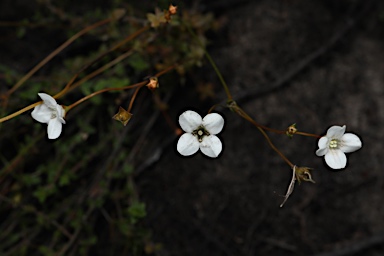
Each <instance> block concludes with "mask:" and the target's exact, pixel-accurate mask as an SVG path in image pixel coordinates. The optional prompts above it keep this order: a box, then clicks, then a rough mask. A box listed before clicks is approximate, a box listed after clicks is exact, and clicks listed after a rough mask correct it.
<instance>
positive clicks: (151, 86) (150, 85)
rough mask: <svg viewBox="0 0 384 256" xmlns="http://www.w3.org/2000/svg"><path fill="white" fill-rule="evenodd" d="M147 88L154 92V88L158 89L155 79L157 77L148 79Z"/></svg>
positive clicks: (157, 81)
mask: <svg viewBox="0 0 384 256" xmlns="http://www.w3.org/2000/svg"><path fill="white" fill-rule="evenodd" d="M147 87H148V88H149V89H150V90H152V91H153V90H155V89H156V88H159V80H158V79H157V77H155V76H152V77H150V78H149V83H148V84H147Z"/></svg>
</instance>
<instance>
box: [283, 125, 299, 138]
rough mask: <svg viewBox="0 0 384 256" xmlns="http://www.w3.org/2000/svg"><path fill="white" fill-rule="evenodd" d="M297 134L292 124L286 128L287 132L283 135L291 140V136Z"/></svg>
mask: <svg viewBox="0 0 384 256" xmlns="http://www.w3.org/2000/svg"><path fill="white" fill-rule="evenodd" d="M296 132H297V128H296V124H292V125H290V126H289V127H288V128H287V131H286V132H285V134H286V135H287V136H288V137H290V138H292V137H293V135H294V134H295V133H296Z"/></svg>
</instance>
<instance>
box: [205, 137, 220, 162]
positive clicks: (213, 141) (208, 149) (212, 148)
mask: <svg viewBox="0 0 384 256" xmlns="http://www.w3.org/2000/svg"><path fill="white" fill-rule="evenodd" d="M222 149H223V145H222V144H221V141H220V139H219V138H218V137H217V136H215V135H209V136H205V137H204V138H203V141H202V142H201V143H200V150H201V152H203V153H204V155H207V156H209V157H213V158H215V157H217V156H218V155H219V154H220V152H221V150H222Z"/></svg>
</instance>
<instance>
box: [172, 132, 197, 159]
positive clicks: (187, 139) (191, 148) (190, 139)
mask: <svg viewBox="0 0 384 256" xmlns="http://www.w3.org/2000/svg"><path fill="white" fill-rule="evenodd" d="M198 150H199V141H198V140H197V138H196V137H195V136H193V135H192V134H190V133H184V134H183V135H181V137H180V138H179V141H178V142H177V151H178V152H179V153H180V154H181V155H183V156H190V155H193V154H195V153H196V152H197V151H198Z"/></svg>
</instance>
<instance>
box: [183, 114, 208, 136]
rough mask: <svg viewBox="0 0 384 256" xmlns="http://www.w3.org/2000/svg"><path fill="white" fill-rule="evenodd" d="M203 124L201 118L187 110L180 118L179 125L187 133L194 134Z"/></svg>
mask: <svg viewBox="0 0 384 256" xmlns="http://www.w3.org/2000/svg"><path fill="white" fill-rule="evenodd" d="M202 122H203V119H201V116H200V115H199V114H198V113H196V112H195V111H192V110H187V111H185V112H184V113H183V114H181V115H180V117H179V124H180V126H181V129H183V130H184V131H185V132H189V133H191V132H193V131H194V130H196V129H197V128H198V127H199V126H200V125H201V124H202Z"/></svg>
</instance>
